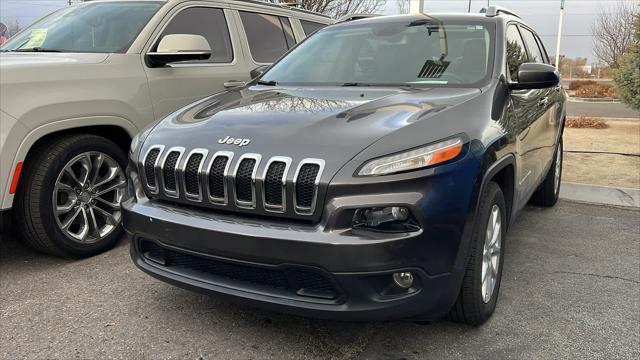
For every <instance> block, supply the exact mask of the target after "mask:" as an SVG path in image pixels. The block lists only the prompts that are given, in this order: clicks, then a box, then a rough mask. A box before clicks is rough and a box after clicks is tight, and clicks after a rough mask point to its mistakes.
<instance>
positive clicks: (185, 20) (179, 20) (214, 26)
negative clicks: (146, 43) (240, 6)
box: [155, 7, 233, 63]
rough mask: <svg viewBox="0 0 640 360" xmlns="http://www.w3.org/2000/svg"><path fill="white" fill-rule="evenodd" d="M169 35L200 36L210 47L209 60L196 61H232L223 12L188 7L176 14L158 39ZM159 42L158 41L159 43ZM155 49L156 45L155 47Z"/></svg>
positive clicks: (231, 50) (229, 39)
mask: <svg viewBox="0 0 640 360" xmlns="http://www.w3.org/2000/svg"><path fill="white" fill-rule="evenodd" d="M170 34H193V35H202V36H204V37H205V39H207V41H208V42H209V46H211V52H212V54H211V58H209V59H208V60H202V61H196V62H205V63H207V62H208V63H229V62H231V61H233V48H232V46H231V38H230V36H229V27H228V26H227V20H226V18H225V17H224V11H223V10H222V9H218V8H210V7H190V8H187V9H184V10H182V11H180V12H179V13H178V15H176V16H175V17H174V18H173V19H171V22H170V23H169V25H167V27H166V28H165V29H164V30H163V31H162V35H161V36H160V39H162V38H163V37H164V36H165V35H170ZM159 42H160V41H158V43H159ZM155 46H156V47H157V46H158V44H156V45H155Z"/></svg>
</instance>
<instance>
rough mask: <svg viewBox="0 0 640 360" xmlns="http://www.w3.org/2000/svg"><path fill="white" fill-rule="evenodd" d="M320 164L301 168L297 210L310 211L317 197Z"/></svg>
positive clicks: (297, 181)
mask: <svg viewBox="0 0 640 360" xmlns="http://www.w3.org/2000/svg"><path fill="white" fill-rule="evenodd" d="M320 168H321V166H320V164H317V163H306V164H302V165H301V166H300V169H299V171H298V176H297V178H296V196H295V199H296V208H298V210H306V211H309V210H311V208H312V207H313V203H314V201H315V197H316V180H317V178H318V174H319V173H320Z"/></svg>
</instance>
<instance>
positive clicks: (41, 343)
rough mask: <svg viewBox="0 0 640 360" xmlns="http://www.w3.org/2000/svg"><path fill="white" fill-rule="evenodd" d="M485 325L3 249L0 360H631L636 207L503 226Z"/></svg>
mask: <svg viewBox="0 0 640 360" xmlns="http://www.w3.org/2000/svg"><path fill="white" fill-rule="evenodd" d="M505 250H506V253H505V254H506V260H505V266H506V268H505V271H504V277H503V283H502V288H501V292H500V299H499V303H498V308H497V310H496V313H495V314H494V316H493V318H492V319H491V320H490V321H489V322H488V323H487V324H485V325H484V326H481V327H478V328H471V327H468V326H464V325H460V324H455V323H450V322H444V321H442V322H436V323H432V324H428V325H418V324H413V323H410V322H402V321H393V322H375V323H346V322H331V321H321V320H314V319H308V318H302V317H296V316H289V315H283V314H277V313H270V312H266V311H261V310H256V309H253V308H248V307H244V306H238V305H233V304H229V303H226V302H222V301H219V300H217V299H215V298H212V297H208V296H204V295H199V294H195V293H191V292H189V291H186V290H182V289H178V288H176V287H173V286H170V285H167V284H164V283H162V282H160V281H157V280H155V279H152V278H151V277H149V276H147V275H145V274H143V273H142V272H141V271H139V270H137V269H136V268H135V267H134V266H133V264H132V263H131V261H130V259H129V255H128V243H127V242H126V241H122V242H121V243H120V244H119V246H118V247H117V248H116V249H114V250H112V251H110V252H107V253H105V254H102V255H99V256H96V257H94V258H91V259H86V260H82V261H75V262H74V261H68V260H61V259H57V258H53V257H49V256H45V255H41V254H38V253H35V252H33V251H31V250H30V249H28V248H25V247H24V246H23V245H21V244H20V243H19V242H17V241H16V240H14V239H12V238H8V237H5V238H4V239H2V241H0V358H3V359H21V358H59V359H74V358H83V359H84V358H101V359H102V358H123V359H165V358H174V359H375V360H381V359H386V360H391V359H394V360H399V359H450V358H455V359H459V358H463V359H467V358H469V359H471V358H475V359H585V358H586V359H594V358H601V359H613V358H615V359H638V358H640V212H639V211H638V210H630V209H623V208H613V207H606V206H595V205H587V204H579V203H572V202H568V201H561V202H559V203H558V205H557V206H556V207H555V208H553V209H541V208H534V207H529V208H526V209H525V211H524V212H523V213H522V214H521V215H520V217H519V219H518V220H517V222H516V224H515V226H514V227H513V228H512V229H511V230H510V232H509V235H508V239H507V243H506V249H505Z"/></svg>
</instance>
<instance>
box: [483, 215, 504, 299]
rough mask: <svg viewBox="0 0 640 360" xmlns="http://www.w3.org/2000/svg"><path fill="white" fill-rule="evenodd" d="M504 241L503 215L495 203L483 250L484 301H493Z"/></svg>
mask: <svg viewBox="0 0 640 360" xmlns="http://www.w3.org/2000/svg"><path fill="white" fill-rule="evenodd" d="M501 242H502V215H501V214H500V207H499V206H498V205H496V204H494V205H493V206H492V207H491V213H490V215H489V222H488V224H487V232H486V236H485V241H484V248H483V250H482V275H481V276H482V301H484V303H488V302H489V301H491V297H492V296H493V291H494V289H495V286H496V281H497V279H498V267H499V266H500V247H501Z"/></svg>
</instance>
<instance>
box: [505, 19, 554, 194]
mask: <svg viewBox="0 0 640 360" xmlns="http://www.w3.org/2000/svg"><path fill="white" fill-rule="evenodd" d="M506 49H507V68H508V71H507V72H508V75H509V78H510V79H509V81H511V82H517V81H518V68H519V67H520V65H521V64H523V63H525V62H528V61H529V57H528V54H527V50H526V47H525V45H524V41H523V40H522V37H521V36H520V31H519V30H518V27H517V26H516V25H509V27H508V28H507V44H506ZM540 99H541V94H540V90H513V91H511V95H510V111H511V113H512V114H513V116H512V117H511V118H510V121H512V122H513V124H511V125H510V126H511V128H513V129H514V131H515V134H516V148H517V151H518V154H517V156H518V161H519V162H520V166H519V167H518V169H519V171H518V173H517V174H516V182H517V184H516V185H517V187H518V189H519V191H518V193H519V195H520V196H519V201H526V200H527V199H528V198H529V196H531V194H532V193H533V190H535V185H536V181H537V179H538V178H539V177H540V172H541V169H540V164H539V162H538V156H537V155H538V150H539V146H540V144H539V139H538V138H537V132H538V131H539V128H538V126H539V123H540V121H543V118H544V116H545V111H544V110H541V107H540V106H539V105H540V104H539V101H540Z"/></svg>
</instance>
